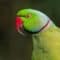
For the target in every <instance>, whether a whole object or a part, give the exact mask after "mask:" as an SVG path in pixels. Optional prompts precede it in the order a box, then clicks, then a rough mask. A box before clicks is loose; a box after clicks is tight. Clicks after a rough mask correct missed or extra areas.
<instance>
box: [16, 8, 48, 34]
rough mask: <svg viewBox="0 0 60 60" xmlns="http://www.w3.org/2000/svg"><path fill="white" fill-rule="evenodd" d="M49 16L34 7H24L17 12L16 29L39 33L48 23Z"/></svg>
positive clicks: (21, 31)
mask: <svg viewBox="0 0 60 60" xmlns="http://www.w3.org/2000/svg"><path fill="white" fill-rule="evenodd" d="M48 20H49V18H48V17H47V16H45V15H44V14H43V13H42V12H40V11H38V10H34V9H22V10H19V11H18V12H17V16H16V29H17V31H19V32H20V33H23V34H24V32H29V33H37V32H39V31H40V30H41V28H42V27H43V26H44V25H45V24H46V23H47V21H48Z"/></svg>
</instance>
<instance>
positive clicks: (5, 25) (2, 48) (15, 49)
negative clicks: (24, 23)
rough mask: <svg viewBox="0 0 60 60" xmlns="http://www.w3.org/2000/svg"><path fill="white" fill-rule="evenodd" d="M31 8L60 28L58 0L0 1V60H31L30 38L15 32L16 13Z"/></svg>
mask: <svg viewBox="0 0 60 60" xmlns="http://www.w3.org/2000/svg"><path fill="white" fill-rule="evenodd" d="M22 8H33V9H37V10H41V11H42V12H44V13H46V14H47V15H48V16H49V17H50V18H51V19H52V20H53V22H54V23H55V24H56V25H57V26H59V27H60V0H0V60H31V53H32V38H31V36H27V37H23V36H21V35H20V34H19V33H17V32H16V31H15V17H16V12H17V11H18V10H19V9H22Z"/></svg>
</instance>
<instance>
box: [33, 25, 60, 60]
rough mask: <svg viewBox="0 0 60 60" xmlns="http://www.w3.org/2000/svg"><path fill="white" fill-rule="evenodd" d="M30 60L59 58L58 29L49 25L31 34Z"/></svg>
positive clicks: (57, 59)
mask: <svg viewBox="0 0 60 60" xmlns="http://www.w3.org/2000/svg"><path fill="white" fill-rule="evenodd" d="M32 60H60V30H59V29H58V28H56V27H54V26H53V28H52V26H51V27H49V29H47V30H46V31H43V32H39V33H38V34H36V35H33V53H32Z"/></svg>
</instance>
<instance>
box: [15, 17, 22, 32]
mask: <svg viewBox="0 0 60 60" xmlns="http://www.w3.org/2000/svg"><path fill="white" fill-rule="evenodd" d="M22 26H23V21H22V19H21V18H20V17H19V16H17V17H16V30H17V31H18V29H19V28H22Z"/></svg>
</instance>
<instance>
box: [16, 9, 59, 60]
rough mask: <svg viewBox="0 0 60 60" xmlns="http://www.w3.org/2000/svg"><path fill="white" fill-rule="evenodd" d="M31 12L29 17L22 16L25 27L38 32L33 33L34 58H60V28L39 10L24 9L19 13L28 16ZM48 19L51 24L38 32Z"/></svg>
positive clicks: (54, 59)
mask: <svg viewBox="0 0 60 60" xmlns="http://www.w3.org/2000/svg"><path fill="white" fill-rule="evenodd" d="M29 14H31V16H30V17H29V18H26V17H21V18H22V20H23V21H24V23H23V25H24V28H26V29H27V30H28V31H30V32H37V33H36V34H32V40H33V51H32V60H60V29H59V28H58V27H57V26H56V25H55V24H54V23H53V22H52V21H50V18H49V17H47V16H46V15H45V14H44V13H42V12H39V11H37V10H33V9H24V10H21V11H19V12H18V14H17V15H23V16H27V15H29ZM34 16H35V17H34ZM48 20H49V21H50V22H49V24H48V25H47V26H46V27H45V28H44V29H42V31H40V32H38V31H39V30H40V29H41V28H42V27H43V26H44V25H45V24H46V23H47V21H48ZM28 33H29V32H28Z"/></svg>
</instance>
